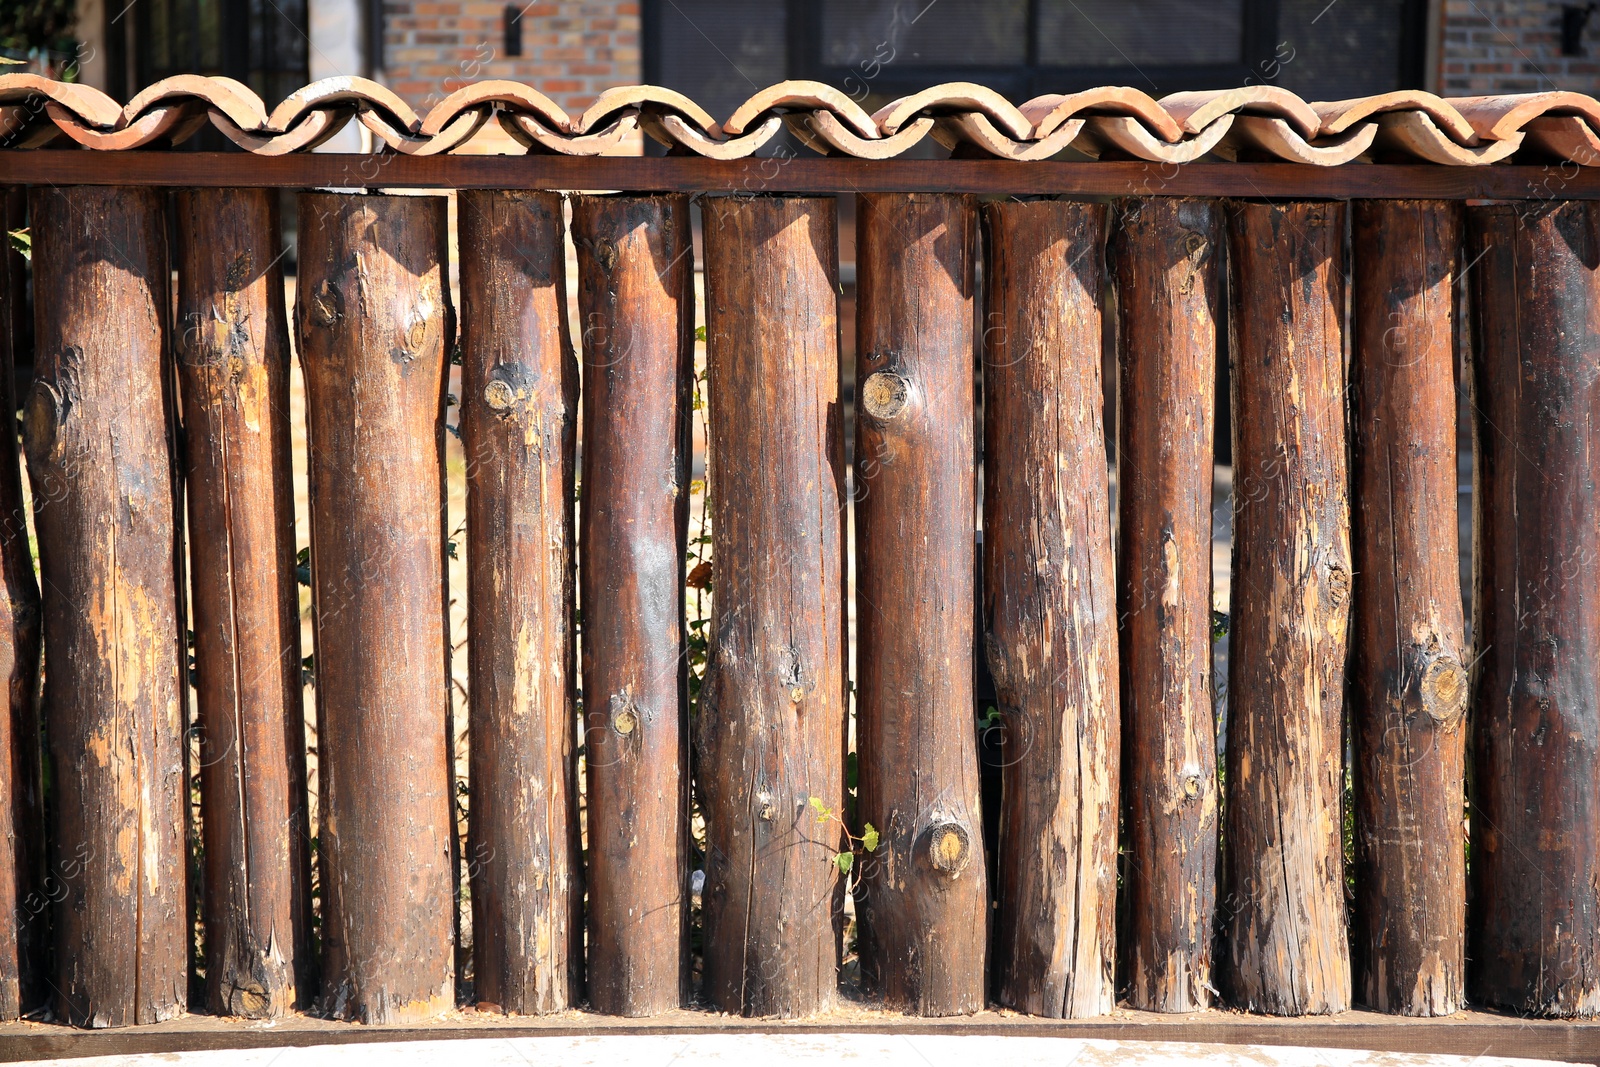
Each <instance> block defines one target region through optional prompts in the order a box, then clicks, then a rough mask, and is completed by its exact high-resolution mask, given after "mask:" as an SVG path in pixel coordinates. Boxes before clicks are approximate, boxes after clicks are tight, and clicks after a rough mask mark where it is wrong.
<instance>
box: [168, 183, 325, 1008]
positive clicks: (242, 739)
mask: <svg viewBox="0 0 1600 1067" xmlns="http://www.w3.org/2000/svg"><path fill="white" fill-rule="evenodd" d="M177 214H178V220H177V221H178V224H177V232H178V261H179V262H178V328H177V346H176V347H177V354H178V369H179V372H180V374H181V378H182V386H183V388H182V398H183V421H184V431H185V433H184V440H185V466H186V468H187V470H186V473H187V475H188V489H189V491H188V494H187V496H188V504H189V525H190V529H191V531H192V534H191V538H190V564H191V571H192V579H191V580H192V590H193V594H192V600H193V605H194V607H193V610H194V630H195V668H196V674H197V676H198V685H197V694H198V701H197V703H198V711H199V723H200V753H201V758H200V808H201V822H202V830H203V832H204V836H205V864H206V872H205V873H206V878H205V887H206V896H205V902H204V906H205V923H206V1008H207V1010H209V1011H211V1012H212V1013H214V1014H218V1015H245V1016H250V1017H252V1018H271V1017H276V1016H280V1015H283V1014H284V1013H285V1012H287V1011H289V1010H291V1009H293V1008H294V1007H296V1006H297V1004H299V1003H300V1002H301V1001H302V1000H303V999H304V998H305V997H306V995H307V994H309V993H310V992H311V989H312V974H311V960H312V953H311V927H310V921H309V920H310V909H311V876H310V855H311V850H310V847H309V845H310V827H309V825H308V823H307V813H306V807H307V803H306V739H305V718H304V711H303V709H302V706H301V680H300V602H299V589H298V587H297V584H296V581H295V543H294V487H293V484H292V481H291V478H292V470H291V467H290V454H289V449H290V446H289V331H288V321H287V317H286V316H285V313H284V309H283V270H282V268H281V266H280V265H279V264H280V255H279V243H280V241H279V232H278V228H279V219H278V199H277V194H276V192H274V191H272V190H254V189H252V190H233V189H201V190H193V191H185V192H181V193H179V194H178V197H177Z"/></svg>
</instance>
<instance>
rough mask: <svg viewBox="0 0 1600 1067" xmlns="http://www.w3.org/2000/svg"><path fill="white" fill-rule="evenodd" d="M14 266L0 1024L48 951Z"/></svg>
mask: <svg viewBox="0 0 1600 1067" xmlns="http://www.w3.org/2000/svg"><path fill="white" fill-rule="evenodd" d="M15 192H18V190H12V189H4V190H0V223H3V225H0V231H5V232H10V231H11V230H14V229H18V228H20V227H21V226H22V224H23V223H24V222H26V219H25V218H24V217H23V213H22V211H21V210H16V212H15V214H14V215H13V214H12V210H13V205H17V204H19V201H21V199H22V198H20V197H17V196H14V195H13V194H14V193H15ZM21 264H22V261H21V258H20V257H19V256H17V255H15V254H14V253H12V252H11V251H10V250H9V249H6V250H0V417H3V418H4V420H5V421H4V422H3V425H4V426H5V432H3V433H0V597H3V598H4V600H3V603H0V619H3V620H4V621H3V622H0V677H3V678H4V680H5V707H3V708H0V772H3V773H0V783H3V784H0V1021H3V1020H7V1019H15V1018H17V1017H18V1016H19V1015H21V1014H23V1013H25V1012H28V1011H31V1010H33V1009H34V1008H35V1007H38V1006H40V1005H42V1004H44V1003H45V1000H46V996H47V993H48V989H47V987H46V985H45V980H46V972H45V968H46V967H47V966H48V963H49V958H48V952H49V949H50V908H49V896H48V893H49V887H48V886H47V885H46V884H45V875H46V870H47V868H46V866H45V807H44V787H43V764H42V761H41V757H42V755H43V748H42V738H41V735H40V723H39V641H40V633H39V625H40V622H39V581H38V579H37V578H36V577H35V576H34V573H33V557H32V555H31V554H30V552H29V550H28V525H27V516H26V514H25V509H26V505H25V504H24V502H23V498H22V470H21V467H20V465H19V463H18V448H17V428H16V424H15V418H14V417H15V413H16V410H17V403H16V393H15V388H14V386H13V381H14V378H15V366H16V364H15V354H16V353H15V350H14V348H13V337H14V334H15V316H16V314H17V311H18V308H17V306H16V305H17V302H18V300H19V298H20V297H21V295H22V288H21V286H20V285H17V284H16V282H17V281H19V280H20V279H19V275H20V274H21V273H22V270H23V268H22V265H21Z"/></svg>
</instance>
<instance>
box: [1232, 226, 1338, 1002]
mask: <svg viewBox="0 0 1600 1067" xmlns="http://www.w3.org/2000/svg"><path fill="white" fill-rule="evenodd" d="M1228 223H1229V227H1228V239H1229V251H1230V258H1229V264H1230V275H1231V281H1232V312H1233V321H1232V323H1231V330H1230V336H1231V338H1232V367H1231V372H1232V373H1231V378H1232V381H1233V409H1234V410H1233V427H1234V442H1233V462H1234V467H1233V472H1234V473H1233V508H1234V519H1233V594H1232V596H1233V600H1232V612H1231V614H1232V632H1231V636H1230V644H1229V649H1228V692H1229V710H1228V747H1227V783H1228V802H1227V806H1226V812H1225V819H1226V822H1225V825H1224V828H1223V879H1224V888H1223V892H1224V894H1225V895H1224V897H1223V900H1222V903H1221V904H1220V905H1219V908H1220V911H1221V916H1222V937H1223V950H1224V952H1225V955H1226V958H1225V960H1224V961H1223V963H1224V966H1223V968H1222V970H1223V977H1224V981H1225V983H1226V984H1225V987H1224V990H1225V992H1226V993H1227V994H1228V995H1229V997H1230V999H1231V1001H1232V1003H1233V1004H1234V1005H1235V1006H1236V1007H1239V1008H1243V1009H1245V1010H1248V1011H1260V1012H1266V1013H1269V1014H1273V1015H1319V1014H1327V1013H1331V1012H1338V1011H1344V1010H1345V1009H1346V1008H1348V1007H1349V1006H1350V953H1349V946H1348V944H1347V942H1346V939H1345V903H1344V853H1343V848H1342V842H1341V835H1340V830H1341V825H1342V819H1341V800H1342V796H1343V790H1344V759H1343V749H1344V743H1343V734H1342V731H1341V721H1342V718H1341V716H1342V711H1343V703H1344V661H1345V627H1346V622H1347V619H1348V616H1349V611H1350V512H1349V505H1348V500H1347V485H1346V477H1345V430H1344V405H1345V397H1344V277H1345V276H1344V264H1343V251H1342V250H1343V247H1344V223H1345V208H1344V205H1342V204H1338V203H1332V202H1314V201H1313V202H1298V203H1286V204H1269V203H1256V202H1234V203H1230V204H1229V205H1228Z"/></svg>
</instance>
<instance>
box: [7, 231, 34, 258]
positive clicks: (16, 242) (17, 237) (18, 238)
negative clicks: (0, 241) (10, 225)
mask: <svg viewBox="0 0 1600 1067" xmlns="http://www.w3.org/2000/svg"><path fill="white" fill-rule="evenodd" d="M10 237H11V250H12V251H13V252H19V253H21V255H22V258H23V259H29V260H31V259H32V258H33V237H32V235H31V234H29V232H28V230H27V229H26V228H23V229H20V230H12V231H11V233H10Z"/></svg>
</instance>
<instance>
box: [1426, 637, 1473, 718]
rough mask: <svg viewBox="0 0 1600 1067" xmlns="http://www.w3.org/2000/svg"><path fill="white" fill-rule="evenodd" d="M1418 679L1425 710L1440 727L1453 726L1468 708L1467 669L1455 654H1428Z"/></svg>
mask: <svg viewBox="0 0 1600 1067" xmlns="http://www.w3.org/2000/svg"><path fill="white" fill-rule="evenodd" d="M1425 658H1426V662H1425V663H1424V665H1423V668H1422V673H1421V675H1420V677H1419V678H1418V681H1417V693H1418V696H1419V697H1420V698H1421V703H1422V710H1423V711H1425V712H1427V713H1428V717H1429V718H1430V719H1432V720H1433V721H1434V722H1436V723H1438V724H1440V725H1441V726H1446V727H1448V726H1453V725H1455V724H1456V723H1457V722H1459V721H1460V720H1461V717H1462V716H1463V715H1464V714H1466V710H1467V672H1466V668H1464V667H1462V666H1461V662H1460V661H1459V660H1457V659H1456V658H1455V657H1454V656H1451V655H1447V654H1444V653H1434V654H1431V655H1430V654H1425Z"/></svg>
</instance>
